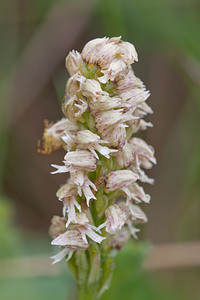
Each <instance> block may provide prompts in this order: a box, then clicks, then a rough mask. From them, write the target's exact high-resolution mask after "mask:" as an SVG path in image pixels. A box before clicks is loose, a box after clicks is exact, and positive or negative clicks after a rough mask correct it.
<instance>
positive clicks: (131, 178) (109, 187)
mask: <svg viewBox="0 0 200 300" xmlns="http://www.w3.org/2000/svg"><path fill="white" fill-rule="evenodd" d="M138 178H139V177H138V175H137V174H135V173H133V172H132V171H131V170H119V171H113V172H110V173H109V174H108V175H106V177H105V188H106V191H107V192H108V193H109V192H112V191H116V190H118V189H123V188H125V187H127V186H129V185H130V184H132V183H133V182H135V181H136V180H138Z"/></svg>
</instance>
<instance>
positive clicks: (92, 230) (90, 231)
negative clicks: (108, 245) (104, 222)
mask: <svg viewBox="0 0 200 300" xmlns="http://www.w3.org/2000/svg"><path fill="white" fill-rule="evenodd" d="M76 219H77V224H73V225H71V228H72V229H75V230H77V231H79V232H80V234H81V237H82V239H83V241H84V242H85V243H88V240H87V237H88V238H90V239H91V240H93V241H94V242H96V243H98V244H100V243H101V242H102V241H103V240H105V237H102V236H101V235H100V234H99V233H101V231H100V230H99V229H98V228H97V227H96V226H94V225H92V224H90V223H89V219H88V218H87V216H86V214H85V213H83V212H82V213H77V214H76ZM97 232H98V233H97Z"/></svg>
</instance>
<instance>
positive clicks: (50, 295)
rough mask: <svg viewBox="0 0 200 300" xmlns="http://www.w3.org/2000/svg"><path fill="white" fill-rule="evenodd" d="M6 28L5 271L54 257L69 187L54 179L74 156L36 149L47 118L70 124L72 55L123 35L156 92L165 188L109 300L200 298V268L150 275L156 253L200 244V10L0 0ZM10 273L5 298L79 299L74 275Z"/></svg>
mask: <svg viewBox="0 0 200 300" xmlns="http://www.w3.org/2000/svg"><path fill="white" fill-rule="evenodd" d="M0 24H1V26H0V37H1V56H0V62H1V68H0V93H1V101H0V113H1V115H0V138H1V147H0V192H1V196H0V238H1V243H0V245H1V246H0V259H1V260H0V266H1V261H2V260H3V259H5V258H7V259H9V258H11V257H26V256H27V255H36V254H40V255H41V254H45V253H47V254H49V253H50V252H52V249H51V246H50V245H49V244H50V243H49V242H50V239H49V237H48V233H47V232H48V226H49V223H50V219H51V217H52V215H55V214H58V215H60V214H61V205H60V203H58V201H57V200H56V197H55V193H56V190H57V188H58V186H59V184H61V183H62V182H64V177H62V176H55V177H54V176H51V175H49V173H50V164H51V163H59V162H60V160H61V159H62V156H63V153H61V152H58V153H54V154H52V155H51V156H42V155H39V154H37V153H36V145H37V140H38V139H40V138H41V136H42V130H43V120H44V119H49V120H50V121H52V120H53V121H56V120H58V119H59V118H60V117H61V116H62V113H61V110H60V101H61V99H62V96H63V93H64V87H65V82H66V80H67V77H68V74H67V72H66V70H65V67H64V59H65V56H66V55H67V53H68V52H69V51H70V50H71V49H77V50H78V51H81V49H82V47H83V46H84V44H85V43H86V42H87V41H88V40H90V39H92V38H95V37H103V36H105V35H106V36H118V35H122V37H123V39H124V40H127V41H130V42H132V43H133V44H134V45H135V47H136V49H137V51H138V54H139V62H138V63H137V64H134V66H133V68H134V70H135V72H136V74H137V75H138V76H139V77H140V78H141V79H142V80H143V81H144V82H145V84H146V86H147V89H149V90H150V91H151V94H152V96H151V97H150V99H149V104H150V105H151V106H152V107H153V110H154V111H155V114H154V115H153V116H149V117H148V120H150V121H151V122H153V123H154V128H153V129H149V130H148V131H147V132H145V133H142V136H143V137H144V138H145V139H146V140H147V141H148V142H149V143H150V144H152V145H153V146H154V148H155V150H156V156H157V159H158V166H156V167H155V168H154V169H153V170H152V171H151V174H150V175H151V176H153V177H154V178H155V179H156V183H155V185H154V186H153V187H145V189H146V191H147V192H149V193H150V194H151V195H152V202H151V204H150V205H149V206H148V207H145V209H146V211H147V214H148V216H149V223H148V224H147V225H145V228H144V227H143V228H142V232H141V234H140V240H142V239H143V240H146V241H147V243H143V242H137V243H136V242H130V243H128V244H127V246H126V247H125V249H124V251H122V252H121V253H120V254H119V256H118V259H117V268H116V272H115V275H114V278H113V281H112V285H111V289H110V290H109V291H108V292H106V293H105V295H104V297H103V299H104V300H107V299H118V298H119V296H123V297H124V299H126V300H129V299H138V300H146V299H148V300H150V299H154V300H155V299H159V300H160V299H163V300H165V299H166V300H168V299H170V300H171V299H172V300H173V299H176V300H177V299H182V300H184V299H190V300H196V299H200V290H199V289H200V288H199V266H196V267H191V268H182V269H172V270H157V271H150V270H149V271H148V272H147V271H144V269H143V268H142V266H141V265H142V261H143V260H144V258H145V257H146V256H147V255H148V249H149V246H148V244H157V243H170V242H184V241H185V242H190V241H194V240H197V241H198V240H199V236H200V226H199V225H200V202H199V198H200V184H199V182H200V137H199V131H200V122H199V119H200V100H199V99H200V90H199V86H200V38H199V30H200V1H199V0H173V1H172V0H151V1H147V0H99V1H98V0H93V1H92V0H91V1H89V0H74V1H72V0H65V1H61V0H57V1H55V0H34V1H32V0H6V1H5V0H1V10H0ZM188 255H189V254H188ZM166 260H167V257H166ZM41 267H42V266H41ZM52 268H54V267H52ZM3 275H4V271H3V269H1V268H0V295H1V297H0V298H1V299H2V300H12V299H15V300H18V299H20V300H23V299H29V300H31V299H38V300H40V299H44V298H45V299H49V300H51V299H52V300H53V299H54V298H55V297H56V298H57V299H61V300H64V299H66V297H67V295H68V298H67V299H70V300H71V299H72V296H71V295H72V294H73V293H74V286H73V281H72V278H71V276H70V274H69V272H68V270H67V268H65V266H63V265H62V266H61V269H60V272H58V274H56V275H49V276H47V275H43V276H42V275H38V276H32V277H31V276H30V278H24V277H23V276H21V277H20V276H19V277H16V276H12V270H11V271H10V277H5V276H3ZM27 295H28V298H27ZM23 297H24V298H23Z"/></svg>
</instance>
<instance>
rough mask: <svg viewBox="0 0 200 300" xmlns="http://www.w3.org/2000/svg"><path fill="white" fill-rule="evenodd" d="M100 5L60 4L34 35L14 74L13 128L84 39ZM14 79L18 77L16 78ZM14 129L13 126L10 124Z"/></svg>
mask: <svg viewBox="0 0 200 300" xmlns="http://www.w3.org/2000/svg"><path fill="white" fill-rule="evenodd" d="M95 3H96V1H94V0H85V1H84V3H83V1H81V0H77V1H70V2H69V1H67V3H66V1H57V2H55V4H54V5H53V6H52V7H51V9H50V11H49V13H48V14H47V16H46V18H45V21H44V23H43V24H42V25H40V26H39V27H38V28H37V30H36V32H35V34H33V36H32V38H31V40H30V41H29V43H28V45H27V46H26V47H25V49H24V51H23V53H22V54H21V58H20V59H19V61H18V62H17V65H16V66H15V67H14V70H12V71H11V72H10V75H9V76H8V78H7V81H8V82H12V81H10V80H11V78H12V77H13V81H14V86H13V91H12V93H13V95H12V99H13V109H12V110H13V114H12V118H11V120H10V123H11V124H14V123H16V121H17V120H18V119H19V118H20V116H21V115H22V114H23V113H24V112H25V111H26V109H27V108H28V107H30V105H31V104H32V103H33V101H34V100H35V99H37V96H38V94H39V92H40V91H41V90H42V88H44V86H45V84H46V83H47V81H48V80H49V78H50V77H51V76H52V74H53V72H54V71H55V69H56V67H57V66H58V65H59V63H60V62H61V61H62V60H64V57H65V56H66V54H67V53H68V51H69V50H70V49H71V48H72V45H73V43H74V41H75V40H76V39H77V38H78V37H79V36H80V35H81V33H82V32H83V30H84V28H85V25H86V24H87V22H88V19H89V16H90V13H91V11H92V9H93V8H94V5H95ZM13 75H14V76H13ZM9 125H10V124H9Z"/></svg>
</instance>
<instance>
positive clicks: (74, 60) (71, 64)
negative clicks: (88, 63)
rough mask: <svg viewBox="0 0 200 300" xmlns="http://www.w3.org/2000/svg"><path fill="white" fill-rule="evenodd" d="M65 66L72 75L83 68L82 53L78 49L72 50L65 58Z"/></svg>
mask: <svg viewBox="0 0 200 300" xmlns="http://www.w3.org/2000/svg"><path fill="white" fill-rule="evenodd" d="M65 66H66V68H67V70H68V72H69V74H70V76H72V75H74V74H75V73H77V72H78V71H80V70H82V67H83V60H82V58H81V54H80V53H79V52H78V51H74V50H72V51H70V52H69V54H68V55H67V57H66V59H65Z"/></svg>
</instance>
